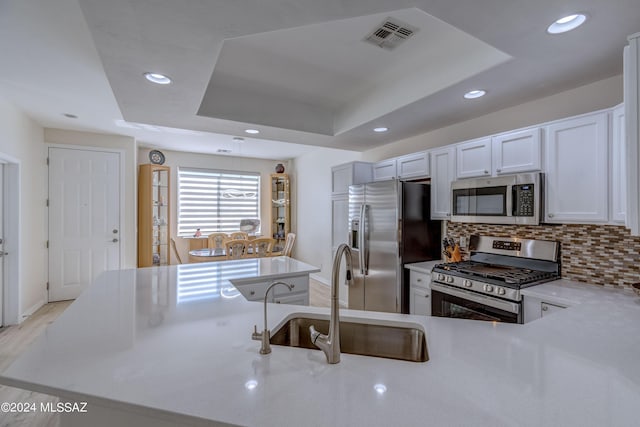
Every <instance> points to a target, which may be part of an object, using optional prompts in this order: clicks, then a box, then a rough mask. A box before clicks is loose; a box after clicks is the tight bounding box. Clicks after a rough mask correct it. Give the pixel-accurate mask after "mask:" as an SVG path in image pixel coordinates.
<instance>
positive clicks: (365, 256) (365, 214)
mask: <svg viewBox="0 0 640 427" xmlns="http://www.w3.org/2000/svg"><path fill="white" fill-rule="evenodd" d="M362 219H363V221H362V231H363V233H362V240H363V243H364V245H363V246H362V251H361V253H362V260H363V263H362V264H360V265H363V266H364V273H363V274H364V275H365V276H367V275H368V274H369V205H363V209H362Z"/></svg>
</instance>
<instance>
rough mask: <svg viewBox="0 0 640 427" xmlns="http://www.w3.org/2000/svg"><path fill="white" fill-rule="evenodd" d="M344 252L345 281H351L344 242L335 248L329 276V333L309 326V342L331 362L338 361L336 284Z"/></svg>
mask: <svg viewBox="0 0 640 427" xmlns="http://www.w3.org/2000/svg"><path fill="white" fill-rule="evenodd" d="M343 254H344V257H345V260H346V262H347V282H348V284H349V285H351V284H352V282H353V277H352V272H351V264H352V262H351V248H350V247H349V246H348V245H346V244H344V243H343V244H341V245H340V246H338V249H337V250H336V256H335V258H334V259H333V271H332V276H331V320H330V321H329V335H325V334H321V333H320V332H318V331H316V328H314V327H313V325H311V326H309V332H311V342H313V344H314V345H315V346H316V347H318V348H319V349H320V350H322V351H323V352H324V354H325V356H327V362H329V363H331V364H333V363H338V362H340V307H339V304H338V301H339V300H338V295H339V290H338V285H339V282H340V277H339V276H340V261H341V260H342V255H343Z"/></svg>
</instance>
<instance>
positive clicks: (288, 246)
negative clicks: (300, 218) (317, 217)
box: [282, 233, 296, 256]
mask: <svg viewBox="0 0 640 427" xmlns="http://www.w3.org/2000/svg"><path fill="white" fill-rule="evenodd" d="M295 241H296V234H295V233H289V234H287V240H285V242H284V249H282V255H283V256H291V252H293V244H294V243H295Z"/></svg>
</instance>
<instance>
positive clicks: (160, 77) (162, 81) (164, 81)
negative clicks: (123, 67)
mask: <svg viewBox="0 0 640 427" xmlns="http://www.w3.org/2000/svg"><path fill="white" fill-rule="evenodd" d="M144 77H145V78H146V79H147V80H149V81H150V82H151V83H156V84H159V85H168V84H169V83H171V78H170V77H168V76H165V75H164V74H160V73H144Z"/></svg>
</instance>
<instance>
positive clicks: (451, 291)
mask: <svg viewBox="0 0 640 427" xmlns="http://www.w3.org/2000/svg"><path fill="white" fill-rule="evenodd" d="M431 315H432V316H439V317H455V318H458V319H473V320H486V321H490V322H503V323H523V316H522V305H521V304H520V303H517V302H510V301H504V300H501V299H498V298H493V297H490V296H486V295H482V294H478V293H475V292H470V291H466V290H463V289H458V288H452V287H450V286H445V285H441V284H439V283H431Z"/></svg>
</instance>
